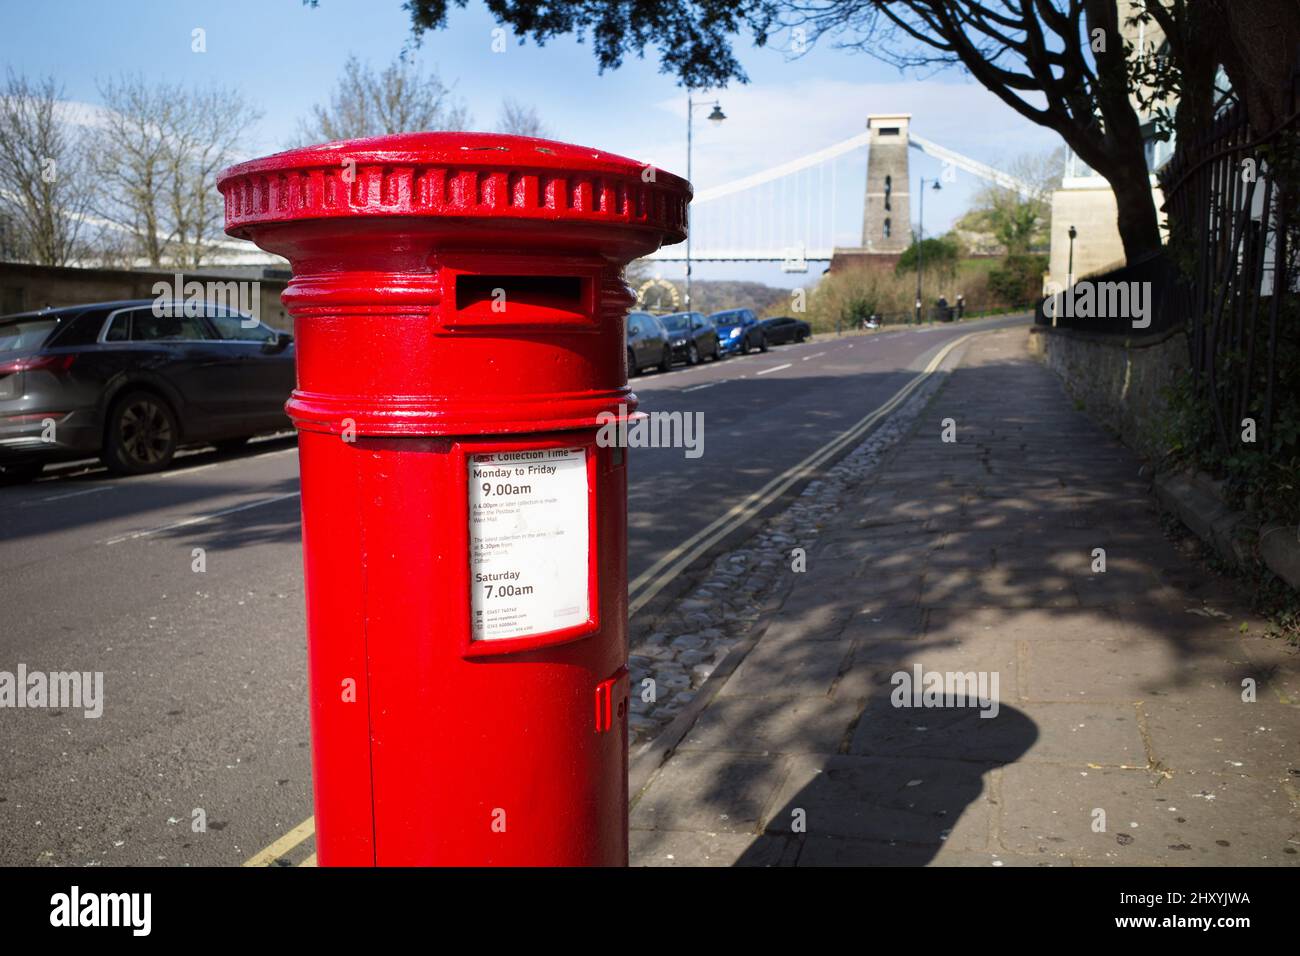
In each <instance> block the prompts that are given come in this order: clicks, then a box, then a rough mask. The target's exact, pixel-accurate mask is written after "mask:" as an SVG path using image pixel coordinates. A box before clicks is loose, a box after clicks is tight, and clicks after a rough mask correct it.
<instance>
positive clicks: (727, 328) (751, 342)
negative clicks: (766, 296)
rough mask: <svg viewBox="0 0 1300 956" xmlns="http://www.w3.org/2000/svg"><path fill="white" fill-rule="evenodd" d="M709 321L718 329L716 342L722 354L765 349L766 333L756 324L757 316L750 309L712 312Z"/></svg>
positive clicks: (741, 353) (764, 350)
mask: <svg viewBox="0 0 1300 956" xmlns="http://www.w3.org/2000/svg"><path fill="white" fill-rule="evenodd" d="M709 321H710V322H712V323H713V327H714V328H715V329H717V330H718V343H719V344H720V345H721V346H722V353H723V354H724V355H732V354H740V355H746V354H748V353H749V350H750V349H758V350H759V351H760V352H766V351H767V335H766V334H765V333H764V332H763V327H762V326H761V325H759V324H758V316H756V315H754V313H753V311H752V310H750V309H729V310H727V311H726V312H714V313H713V314H712V315H711V316H709Z"/></svg>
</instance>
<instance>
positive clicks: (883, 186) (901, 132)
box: [862, 113, 912, 256]
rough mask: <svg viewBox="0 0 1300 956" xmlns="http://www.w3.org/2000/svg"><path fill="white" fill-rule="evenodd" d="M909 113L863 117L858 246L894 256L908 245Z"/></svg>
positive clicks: (910, 115) (910, 237) (876, 114)
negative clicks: (863, 179) (863, 158)
mask: <svg viewBox="0 0 1300 956" xmlns="http://www.w3.org/2000/svg"><path fill="white" fill-rule="evenodd" d="M911 120H912V114H911V113H873V114H871V115H870V116H868V117H867V131H868V133H869V134H870V139H869V141H868V144H867V149H868V153H867V198H866V203H865V208H864V209H863V214H862V248H863V249H864V250H866V251H867V252H868V253H876V254H885V255H895V256H896V255H898V254H899V253H901V252H903V251H904V250H905V249H907V247H908V246H910V245H911V244H912V218H911V208H910V205H909V203H908V194H909V187H908V183H909V182H910V176H909V171H908V165H907V148H908V147H907V143H908V127H909V126H910V125H911Z"/></svg>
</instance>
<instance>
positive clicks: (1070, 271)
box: [1065, 226, 1079, 289]
mask: <svg viewBox="0 0 1300 956" xmlns="http://www.w3.org/2000/svg"><path fill="white" fill-rule="evenodd" d="M1078 234H1079V231H1078V230H1077V229H1075V228H1074V226H1071V227H1070V262H1069V264H1068V265H1067V266H1066V267H1065V287H1066V288H1067V289H1068V288H1069V287H1070V286H1072V285H1074V237H1075V236H1077V235H1078Z"/></svg>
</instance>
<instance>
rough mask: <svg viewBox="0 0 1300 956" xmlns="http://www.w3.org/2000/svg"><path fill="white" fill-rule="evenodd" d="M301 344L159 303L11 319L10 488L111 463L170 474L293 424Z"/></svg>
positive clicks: (6, 457)
mask: <svg viewBox="0 0 1300 956" xmlns="http://www.w3.org/2000/svg"><path fill="white" fill-rule="evenodd" d="M294 377H295V372H294V355H293V339H292V337H291V336H290V335H288V334H287V333H284V332H278V331H276V330H275V329H272V328H270V327H268V326H266V325H263V324H262V323H261V322H259V321H258V320H257V319H254V318H252V317H251V316H248V315H245V314H242V313H240V312H238V311H236V310H233V309H228V308H225V307H223V306H219V305H211V304H204V303H192V302H191V303H182V302H177V303H162V304H161V305H160V304H159V303H158V302H157V300H154V299H135V300H130V301H124V302H100V303H96V304H93V305H78V306H69V307H66V308H58V309H46V310H42V311H40V312H27V313H23V314H21V315H7V316H0V481H5V482H10V483H12V482H16V481H27V480H31V479H32V478H35V477H36V476H37V475H38V474H40V471H41V469H42V468H43V467H44V466H45V463H46V462H51V461H60V460H70V459H77V458H86V457H91V456H94V455H98V456H100V457H101V458H102V459H103V461H104V464H105V465H107V466H108V468H109V469H110V470H111V471H114V472H116V473H118V474H140V473H142V472H147V471H157V470H159V469H161V468H165V467H166V466H167V464H168V463H169V462H170V461H171V459H172V456H173V455H174V454H175V452H176V449H177V448H178V447H179V446H181V445H185V444H214V445H216V446H217V447H218V448H224V447H235V446H238V445H240V444H242V443H244V442H246V441H247V440H248V439H249V438H251V437H253V436H254V435H256V434H259V433H262V432H268V431H277V430H279V429H282V428H285V427H287V426H288V425H289V420H288V417H287V416H286V415H285V412H284V403H285V401H286V400H287V399H288V398H289V393H290V392H291V391H293V387H294Z"/></svg>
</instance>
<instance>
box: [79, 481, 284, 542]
mask: <svg viewBox="0 0 1300 956" xmlns="http://www.w3.org/2000/svg"><path fill="white" fill-rule="evenodd" d="M300 494H302V492H300V491H291V492H289V493H288V494H287V495H275V496H274V497H272V498H262V499H261V500H260V501H250V502H249V503H248V504H243V505H235V506H234V507H233V508H222V509H221V510H220V511H212V512H209V513H208V514H204V515H195V516H194V517H192V518H186V519H185V520H184V521H176V522H173V523H172V524H166V525H163V526H162V527H161V528H150V529H149V530H148V531H132V532H130V533H129V534H123V535H118V536H117V537H116V538H109V539H108V540H107V541H105V542H104V544H121V543H122V542H123V541H135V540H136V539H138V538H147V537H149V536H150V535H155V534H162V533H163V532H164V531H175V530H176V529H177V528H188V527H189V526H190V525H196V524H202V523H203V522H205V521H211V520H212V519H213V518H221V517H224V516H225V515H233V514H235V513H236V512H239V511H248V510H249V509H250V508H260V507H262V506H263V505H273V504H275V503H276V502H277V501H285V500H287V499H289V498H297V497H298V496H299V495H300Z"/></svg>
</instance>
